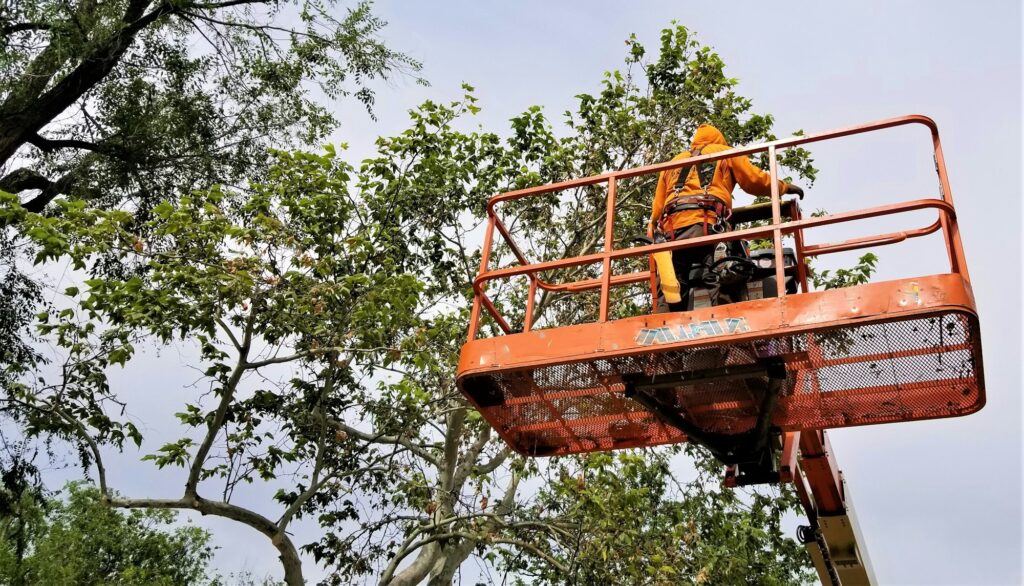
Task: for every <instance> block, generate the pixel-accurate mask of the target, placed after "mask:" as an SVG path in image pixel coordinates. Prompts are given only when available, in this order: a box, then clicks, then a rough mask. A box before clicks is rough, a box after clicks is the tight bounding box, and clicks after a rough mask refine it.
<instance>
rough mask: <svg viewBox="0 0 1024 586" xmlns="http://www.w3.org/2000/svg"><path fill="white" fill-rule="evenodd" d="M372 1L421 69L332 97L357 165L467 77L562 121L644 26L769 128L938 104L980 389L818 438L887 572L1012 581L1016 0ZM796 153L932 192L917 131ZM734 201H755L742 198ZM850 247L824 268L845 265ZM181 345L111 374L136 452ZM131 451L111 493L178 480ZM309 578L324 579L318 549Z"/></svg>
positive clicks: (837, 203)
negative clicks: (373, 97)
mask: <svg viewBox="0 0 1024 586" xmlns="http://www.w3.org/2000/svg"><path fill="white" fill-rule="evenodd" d="M726 6H728V8H725V7H726ZM376 12H377V14H378V15H380V16H382V17H383V18H384V19H385V20H387V21H389V23H390V24H389V26H388V27H386V29H385V30H384V32H383V34H382V37H383V38H384V40H385V41H386V42H387V43H388V44H389V46H391V47H393V48H395V49H398V50H401V51H404V52H406V53H408V54H410V55H411V56H412V57H414V58H416V59H418V60H420V61H422V62H423V63H424V70H423V76H424V77H425V78H426V79H427V80H429V81H430V83H431V84H432V85H431V87H428V88H422V87H419V86H417V85H414V84H413V83H411V82H410V81H407V80H406V81H403V80H397V81H395V82H394V83H392V84H389V85H387V86H382V87H380V88H379V91H378V95H377V98H378V103H377V106H376V113H377V116H378V118H379V121H378V122H373V121H371V120H370V119H369V118H368V117H367V116H366V115H365V112H364V111H362V110H361V107H360V106H359V105H358V104H353V103H344V104H341V105H339V106H338V110H337V111H338V113H339V114H340V116H341V117H342V118H343V119H344V121H345V124H344V127H343V128H342V129H341V131H340V132H338V133H337V135H336V139H337V141H339V142H342V141H344V142H348V143H349V144H350V147H351V148H350V151H349V153H350V155H351V156H352V159H353V162H357V161H358V160H359V159H360V158H362V157H364V156H366V155H368V154H370V153H372V146H373V145H372V143H373V140H374V138H376V137H377V136H378V135H389V134H393V133H396V132H400V131H401V130H403V129H404V128H405V127H406V124H407V117H406V111H407V110H408V109H410V108H412V107H414V106H415V105H416V104H417V103H419V102H421V101H422V100H424V99H428V98H429V99H434V100H450V99H455V98H457V97H458V96H460V95H461V93H462V90H461V89H460V87H459V86H460V83H461V82H463V81H465V82H468V83H470V84H472V85H474V86H475V87H476V88H477V91H476V95H477V97H478V98H480V104H479V105H480V106H481V107H482V108H483V111H482V112H481V113H480V114H479V115H478V116H477V117H476V119H475V121H476V122H477V123H479V124H480V125H481V126H483V128H484V129H486V130H489V131H495V132H498V133H504V132H505V130H506V129H507V127H508V124H507V120H508V119H509V118H510V117H512V116H513V115H515V114H517V113H519V112H521V111H522V110H524V109H526V108H527V107H529V106H531V105H534V104H539V105H542V106H543V107H544V109H545V111H546V112H547V114H548V115H549V116H551V117H553V118H557V117H558V116H559V114H560V113H561V112H563V111H564V110H566V109H569V108H572V107H573V106H574V103H575V101H574V99H573V96H574V95H576V94H578V93H581V92H593V91H596V90H597V88H598V84H599V82H600V79H601V74H602V72H603V71H605V70H608V69H612V68H617V67H620V66H621V65H622V63H623V56H624V54H625V49H626V46H625V44H624V40H625V39H626V38H627V37H628V36H629V34H630V33H636V34H637V36H638V37H639V39H640V41H641V42H642V43H643V44H645V45H646V46H647V47H648V51H649V55H653V54H654V53H655V51H656V48H657V44H658V33H659V31H660V30H661V29H662V28H664V27H666V26H668V25H669V23H670V21H672V20H677V21H679V22H680V23H682V24H684V25H686V26H687V27H689V28H690V29H691V30H692V31H694V32H696V33H697V35H698V38H699V40H701V41H702V42H703V43H705V44H708V45H711V46H712V47H713V48H714V49H715V50H716V51H717V52H718V53H719V54H720V55H721V57H722V58H723V60H724V61H725V63H726V67H727V69H726V73H727V75H729V76H731V77H736V78H739V80H740V85H739V88H738V92H739V93H740V94H741V95H744V96H747V97H749V98H751V99H752V100H753V102H754V110H755V112H758V113H772V114H774V115H775V117H776V121H777V125H776V133H777V134H779V135H780V136H785V135H788V134H789V133H790V132H792V131H794V130H797V129H803V130H805V131H808V132H817V131H824V130H829V129H832V128H837V127H842V126H848V125H853V124H858V123H862V122H867V121H871V120H876V119H880V118H887V117H892V116H898V115H902V114H909V113H920V114H925V115H928V116H931V117H932V118H934V119H935V120H936V121H937V122H938V124H939V129H940V132H941V133H942V139H943V146H944V149H945V154H946V161H947V165H948V167H949V173H950V180H951V183H952V191H953V196H954V201H955V202H956V203H957V205H958V207H957V211H958V215H959V222H960V228H961V231H962V238H963V243H964V248H965V249H966V254H967V259H968V262H969V263H970V269H971V276H972V280H973V286H974V292H975V295H976V297H977V302H978V308H979V313H980V315H981V329H982V337H983V346H984V349H985V351H984V362H985V377H986V382H987V389H986V392H987V396H988V404H987V406H986V407H985V409H983V410H982V411H981V412H979V413H977V414H975V415H972V416H969V417H964V418H955V419H944V420H935V421H926V422H915V423H908V424H889V425H878V426H871V427H861V428H851V429H843V430H836V431H834V432H831V433H830V436H831V440H832V444H833V447H834V448H835V451H836V456H837V459H838V461H839V465H840V467H841V469H842V470H843V472H844V474H845V475H846V479H847V486H848V489H849V491H850V494H851V495H852V497H853V498H854V499H855V501H856V507H857V514H858V520H859V523H860V527H861V531H862V533H863V536H864V538H865V541H864V543H863V544H862V545H863V546H866V547H867V549H868V551H869V552H870V556H871V559H872V561H873V563H874V569H875V574H876V576H877V577H878V579H879V582H880V583H881V584H1019V583H1021V580H1022V576H1021V556H1022V547H1021V512H1022V508H1021V470H1022V467H1021V426H1020V424H1021V398H1020V393H1021V387H1020V380H1021V376H1020V375H1021V366H1020V362H1021V361H1020V356H1021V345H1020V326H1021V311H1020V298H1021V295H1020V290H1021V289H1020V288H1021V286H1022V282H1021V242H1020V234H1019V227H1020V224H1021V219H1022V218H1021V203H1020V202H1021V181H1022V170H1021V8H1020V3H1019V2H1014V1H1003V2H977V3H965V2H891V1H882V0H874V1H863V2H856V3H841V4H840V3H825V2H821V3H818V2H771V3H763V2H747V3H744V2H733V3H722V2H678V1H677V2H667V1H661V2H643V3H640V2H635V3H626V2H610V1H602V2H598V1H582V0H581V1H572V2H568V1H566V2H554V1H548V2H542V1H533V2H504V3H490V2H481V1H479V0H478V1H470V0H465V1H459V2H440V1H435V2H413V1H398V0H392V1H384V0H380V1H378V3H377V4H376ZM811 150H812V153H813V155H814V157H815V160H816V164H817V166H818V167H819V169H820V174H819V180H818V182H817V184H816V185H815V186H814V187H813V188H812V189H810V190H809V191H808V195H807V199H806V200H805V207H811V208H812V209H813V208H818V207H820V208H826V209H828V210H829V211H832V212H837V211H843V210H849V209H856V208H860V207H868V206H873V205H879V204H882V203H887V202H896V201H901V200H906V199H917V198H921V197H929V196H934V195H936V193H937V189H936V187H935V180H934V171H933V170H932V168H931V152H930V143H929V141H928V136H927V133H926V132H925V131H924V130H923V129H918V128H914V129H909V130H908V129H904V130H896V131H890V132H886V133H884V134H878V135H871V136H870V137H869V138H858V139H847V140H846V141H844V142H841V143H836V144H835V145H821V146H818V145H815V146H814V147H813V148H812V149H811ZM738 201H739V202H743V201H749V200H747V199H745V197H744V196H742V195H739V196H738ZM932 218H933V216H928V215H926V214H925V215H907V216H901V217H900V218H899V219H898V220H892V221H888V220H887V221H884V222H879V223H873V224H871V225H870V226H869V227H867V228H857V227H856V226H854V227H850V228H836V229H833V230H830V231H827V232H823V233H821V235H818V234H817V233H809V234H808V235H809V239H810V241H811V242H824V241H834V240H841V239H844V238H849V237H853V236H860V235H865V234H867V233H870V232H882V231H889V230H891V229H898V228H916V227H919V226H923V225H926V224H928V223H930V222H931V221H932ZM876 252H877V253H878V254H879V256H880V257H881V264H880V267H879V270H880V272H879V275H878V278H880V279H885V278H898V277H909V276H917V275H924V274H930V273H935V272H941V271H945V270H946V265H945V252H944V250H943V248H942V245H941V242H940V241H939V240H936V239H934V238H926V239H921V240H920V241H914V242H911V243H905V244H901V245H898V246H893V247H886V248H882V249H879V250H878V251H876ZM852 256H853V255H847V256H843V255H837V257H835V258H834V260H832V259H830V260H829V261H827V263H826V264H835V265H842V264H843V263H847V264H848V262H849V260H850V259H851V258H852ZM176 352H177V350H175V349H168V350H165V351H163V352H161V353H160V355H159V356H157V355H156V354H155V353H153V352H150V353H149V354H148V357H147V358H146V359H145V361H144V362H141V363H140V366H139V367H137V368H129V369H128V370H126V371H125V372H124V373H123V374H122V375H119V378H120V379H121V380H122V381H123V382H126V383H132V384H134V385H136V386H137V387H138V388H139V389H140V390H142V389H146V402H145V404H136V406H135V407H134V415H135V416H136V417H137V418H138V420H139V421H140V422H142V423H144V424H145V427H146V430H147V431H148V434H149V435H148V436H147V444H146V447H149V450H148V451H152V450H153V449H155V447H156V446H159V445H160V441H161V440H162V439H168V440H169V439H176V438H177V437H178V436H177V435H174V434H175V432H177V429H175V428H174V427H173V422H174V419H173V418H172V417H171V414H172V413H173V412H174V411H177V410H180V408H181V404H182V403H181V395H180V392H172V391H171V389H174V390H178V389H181V388H182V385H187V384H188V383H189V382H191V381H192V380H194V379H195V375H194V373H192V372H190V371H187V370H185V369H182V368H181V364H182V363H183V362H185V360H181V359H178V357H177V356H176V354H175V353H176ZM161 390H167V392H160V391H161ZM138 456H139V454H137V453H131V454H125V455H124V456H122V457H119V458H115V459H114V461H112V462H111V463H110V464H109V466H108V467H109V468H110V470H111V471H110V476H111V482H112V483H113V484H114V485H115V486H116V487H117V488H118V489H119V490H121V491H122V492H124V493H125V494H126V495H128V496H143V495H152V492H153V489H154V487H161V486H166V482H167V481H170V482H173V485H171V486H168V490H171V491H172V492H173V491H176V490H177V486H178V482H177V481H178V479H179V477H180V474H179V473H177V472H174V473H171V474H170V475H166V474H163V473H160V472H158V471H156V470H155V469H152V468H151V467H150V466H149V465H148V464H142V463H139V462H138V460H137V458H138ZM246 490H247V492H248V498H246V499H245V500H246V501H247V502H252V503H256V502H259V501H260V500H262V501H263V503H266V502H268V497H269V495H270V494H271V493H272V491H270V490H269V489H268V490H265V491H264V490H263V489H259V488H253V489H246ZM264 493H265V494H264ZM152 496H174V494H170V493H169V494H166V495H152ZM195 519H196V520H197V522H198V523H200V524H201V525H203V526H204V527H208V528H210V529H211V530H213V531H214V533H215V543H216V544H217V545H218V546H220V548H221V549H220V550H219V552H218V555H217V558H216V563H217V566H218V567H219V568H221V569H222V571H223V572H225V573H227V572H230V571H234V570H237V569H241V568H245V567H248V568H250V569H252V570H253V571H254V572H255V573H256V574H257V575H262V574H263V573H270V574H272V575H278V576H279V575H280V569H279V568H280V566H279V564H278V562H277V559H276V555H275V552H274V550H273V548H272V547H270V545H269V543H268V541H267V540H266V538H264V537H263V536H261V535H258V534H256V533H255V532H254V531H252V530H251V529H249V528H246V527H240V526H236V525H233V524H232V523H230V522H227V521H217V520H211V519H205V518H199V517H195ZM300 531H301V529H300ZM310 537H312V534H310ZM297 542H302V535H300V536H299V538H298V539H297ZM306 574H307V576H308V577H310V578H316V577H317V576H318V575H319V574H320V572H319V571H317V570H316V569H314V567H313V563H312V560H309V563H308V564H307V569H306Z"/></svg>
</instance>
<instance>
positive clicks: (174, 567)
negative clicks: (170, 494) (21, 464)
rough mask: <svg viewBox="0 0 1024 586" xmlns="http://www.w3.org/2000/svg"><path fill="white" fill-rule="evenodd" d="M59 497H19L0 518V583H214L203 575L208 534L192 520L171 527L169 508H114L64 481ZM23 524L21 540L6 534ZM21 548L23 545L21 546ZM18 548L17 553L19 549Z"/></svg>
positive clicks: (172, 517) (96, 494)
mask: <svg viewBox="0 0 1024 586" xmlns="http://www.w3.org/2000/svg"><path fill="white" fill-rule="evenodd" d="M64 493H65V499H58V498H50V499H46V500H45V501H43V502H36V501H34V500H27V499H26V500H24V503H23V506H22V507H21V509H20V510H19V511H18V514H17V515H12V516H9V517H5V518H4V521H3V522H0V527H2V528H3V529H4V532H3V534H2V536H0V537H2V539H0V582H2V583H4V584H11V585H13V586H17V585H22V584H24V585H27V584H52V585H54V586H64V585H67V586H72V585H74V586H79V585H96V586H99V585H100V584H103V585H112V586H114V585H124V586H134V585H136V584H152V585H153V586H184V585H186V584H188V585H192V584H202V583H206V584H211V583H215V582H214V579H211V578H210V577H209V576H208V574H207V570H208V565H209V562H210V558H211V556H212V554H213V550H212V549H211V548H210V547H209V542H210V534H209V533H207V532H206V531H203V530H202V529H200V528H198V527H195V526H193V525H186V526H182V527H176V528H175V527H172V525H173V523H174V521H175V514H174V513H172V512H171V511H132V512H130V513H127V514H126V513H122V512H120V511H116V510H111V509H110V508H109V507H107V506H106V505H104V503H103V501H102V498H101V495H100V493H99V491H98V490H96V489H95V488H93V487H89V486H87V485H83V484H79V483H71V484H68V485H67V486H66V487H65V490H64ZM22 523H23V524H25V525H27V527H28V529H29V530H28V531H27V532H26V533H27V536H28V537H29V539H28V540H27V543H24V544H21V543H19V542H18V539H19V538H20V535H16V534H14V533H13V531H12V530H13V529H14V528H15V527H16V526H17V525H18V524H22ZM22 546H24V548H23V549H20V548H22ZM19 549H20V551H19Z"/></svg>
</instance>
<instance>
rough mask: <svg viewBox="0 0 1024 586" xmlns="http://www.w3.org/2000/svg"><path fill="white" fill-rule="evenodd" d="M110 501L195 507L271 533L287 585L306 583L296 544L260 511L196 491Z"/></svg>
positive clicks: (126, 504) (119, 504) (146, 506)
mask: <svg viewBox="0 0 1024 586" xmlns="http://www.w3.org/2000/svg"><path fill="white" fill-rule="evenodd" d="M109 503H110V505H111V506H113V507H117V508H121V509H193V510H196V511H199V512H200V513H202V514H204V515H214V516H217V517H224V518H226V519H231V520H233V521H238V522H239V523H243V524H245V525H248V526H249V527H252V528H253V529H256V530H257V531H259V532H260V533H262V534H264V535H266V536H267V537H269V538H270V542H271V543H273V544H274V547H275V548H277V551H278V553H280V558H281V564H282V565H283V566H284V579H285V582H286V583H287V584H288V586H303V584H304V583H305V582H304V580H303V578H302V560H301V559H300V558H299V552H298V550H297V549H296V548H295V544H293V543H292V540H291V538H289V537H288V535H287V534H286V533H285V532H284V531H282V530H281V529H280V528H279V527H278V526H277V525H276V524H274V522H273V521H271V520H270V519H267V518H266V517H264V516H262V515H260V514H259V513H256V512H254V511H250V510H249V509H245V508H242V507H239V506H237V505H232V504H230V503H224V502H217V501H208V500H206V499H203V498H200V497H198V496H195V495H193V496H185V497H184V498H180V499H173V500H172V499H124V498H111V499H110V500H109Z"/></svg>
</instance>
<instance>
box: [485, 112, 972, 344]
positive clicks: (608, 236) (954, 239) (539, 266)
mask: <svg viewBox="0 0 1024 586" xmlns="http://www.w3.org/2000/svg"><path fill="white" fill-rule="evenodd" d="M910 124H920V125H923V126H926V127H927V128H928V129H929V130H930V132H931V138H932V149H933V154H934V159H935V169H936V172H937V174H938V178H939V197H938V198H926V199H916V200H910V201H904V202H900V203H895V204H890V205H885V206H879V207H873V208H867V209H862V210H855V211H850V212H842V213H837V214H831V215H827V216H821V217H815V218H802V217H800V215H799V213H797V214H794V217H793V219H791V220H790V221H788V222H783V221H782V213H781V210H782V205H783V204H782V202H781V196H780V194H779V185H778V174H779V171H778V164H777V161H776V153H777V152H778V151H779V150H781V149H786V148H791V147H796V146H800V145H805V144H810V143H814V142H820V141H824V140H831V139H836V138H841V137H845V136H852V135H856V134H864V133H868V132H873V131H878V130H884V129H888V128H893V127H898V126H906V125H910ZM763 152H766V153H767V154H768V160H769V165H770V167H769V172H770V174H771V179H772V192H771V208H772V221H771V224H769V225H767V226H760V227H754V228H747V229H743V230H736V231H732V232H726V233H723V234H709V235H707V236H702V237H699V238H691V239H687V240H677V241H673V242H663V243H658V244H651V245H647V246H638V247H631V248H622V249H616V248H615V247H614V242H613V235H614V227H615V204H616V196H617V189H618V183H619V181H621V180H622V179H628V178H631V177H638V176H642V175H649V174H654V173H661V172H663V171H670V170H674V169H679V168H681V167H683V166H687V165H694V164H699V163H702V162H713V161H717V160H720V159H728V158H732V157H739V156H750V155H752V154H756V153H763ZM601 183H606V184H607V203H606V217H605V234H604V236H605V237H604V249H603V250H602V251H600V252H595V253H592V254H586V255H582V256H575V257H570V258H564V259H558V260H553V261H545V262H536V263H531V262H530V261H529V260H528V259H527V258H526V255H525V254H524V253H523V252H522V250H521V249H520V248H519V246H518V245H517V244H516V243H515V240H514V239H513V237H512V235H511V233H510V231H509V229H508V228H507V227H506V226H505V224H504V222H502V220H501V218H500V217H499V216H498V213H497V211H496V207H497V206H498V204H500V203H503V202H508V201H513V200H518V199H522V198H527V197H533V196H538V195H543V194H547V193H553V192H558V191H563V190H567V189H572V188H576V187H584V186H589V185H596V184H601ZM794 208H795V206H794ZM929 208H931V209H935V210H937V212H938V219H937V220H936V221H935V222H933V223H932V224H930V225H928V226H925V227H922V228H917V229H912V230H906V231H899V232H890V233H885V234H876V235H873V236H865V237H860V238H854V239H851V240H845V241H842V242H834V243H827V244H815V245H810V246H805V245H804V230H807V229H809V228H815V227H820V226H826V225H830V224H838V223H844V222H853V221H857V220H862V219H866V218H873V217H880V216H886V215H893V214H900V213H905V212H911V211H915V210H921V209H929ZM495 230H497V231H498V233H499V234H500V235H501V237H502V238H503V240H504V242H505V243H506V244H507V245H508V247H509V249H510V250H511V251H512V254H513V255H514V256H515V257H516V259H517V260H518V262H519V263H520V264H519V266H514V267H509V268H503V269H493V270H490V269H489V263H490V257H491V250H492V248H493V245H494V232H495ZM939 230H942V232H943V234H944V236H945V243H946V252H947V255H948V257H949V263H950V271H951V272H953V273H957V274H960V275H962V276H963V277H964V279H965V280H967V281H968V282H969V280H970V279H969V275H968V272H967V265H966V262H965V260H964V252H963V246H962V244H961V242H960V233H959V229H958V227H957V223H956V212H955V211H954V208H953V198H952V194H951V190H950V187H949V179H948V177H947V174H946V164H945V160H944V157H943V154H942V144H941V142H940V140H939V131H938V127H937V126H936V124H935V122H934V121H933V120H932V119H931V118H928V117H926V116H921V115H909V116H902V117H898V118H891V119H888V120H881V121H877V122H870V123H867V124H862V125H858V126H850V127H847V128H841V129H838V130H832V131H829V132H822V133H819V134H812V135H807V136H795V137H791V138H786V139H782V140H776V141H772V142H767V143H763V144H758V145H753V146H747V147H742V148H735V149H731V150H728V151H722V152H717V153H713V154H709V155H701V156H698V157H691V158H687V159H683V160H679V161H669V162H666V163H659V164H656V165H648V166H645V167H636V168H632V169H625V170H622V171H615V172H611V173H604V174H601V175H594V176H591V177H584V178H580V179H572V180H569V181H562V182H559V183H551V184H548V185H541V186H537V187H531V188H527V189H520V190H516V191H509V192H506V193H503V194H500V195H497V196H494V197H491V198H490V199H489V200H488V201H487V227H486V231H485V233H484V244H483V253H482V256H481V260H480V271H479V273H478V274H477V277H476V278H475V279H474V280H473V290H474V298H473V310H472V314H471V315H470V328H469V339H470V340H474V339H476V337H477V334H478V332H479V325H480V316H481V310H482V309H486V310H487V312H488V314H490V316H491V317H492V318H494V320H495V322H496V323H497V324H498V326H499V327H500V328H501V329H502V331H503V332H504V333H505V334H512V333H515V332H514V331H513V328H512V327H511V326H510V325H509V324H508V322H507V321H506V320H505V318H504V317H503V316H502V315H501V313H500V312H499V311H498V309H497V308H496V307H495V305H494V302H493V301H492V300H491V299H490V298H489V297H488V296H487V292H486V290H485V287H486V284H487V283H488V282H489V281H493V280H497V279H505V278H511V277H516V276H520V275H526V276H527V277H528V279H529V293H528V295H527V305H526V315H525V319H524V327H523V329H524V331H529V329H530V327H531V324H532V322H533V313H534V306H535V298H536V294H537V290H538V289H542V290H548V291H564V292H580V291H588V290H593V289H598V288H600V290H601V298H600V306H599V307H600V309H599V317H598V322H605V321H607V320H608V304H609V303H608V300H609V292H610V290H611V288H612V287H620V286H624V285H628V284H632V283H639V282H643V281H647V280H649V281H650V282H651V290H652V295H654V294H655V286H654V279H655V277H654V272H653V270H649V271H642V272H634V273H629V274H625V275H612V270H611V264H612V261H613V260H620V259H625V258H632V257H639V256H647V255H652V254H654V253H656V252H662V251H670V250H679V249H682V248H690V247H695V246H704V245H709V244H717V243H718V242H724V241H729V240H739V239H753V238H769V237H770V238H771V239H772V241H773V244H774V248H775V270H776V279H777V281H778V282H779V283H782V282H784V275H783V273H784V270H785V269H784V264H785V263H784V262H783V260H782V254H783V247H782V237H783V235H788V234H792V235H793V238H794V240H795V251H796V256H797V273H798V282H799V283H800V286H801V291H802V292H807V291H808V284H807V270H806V264H805V259H806V258H808V257H812V256H821V255H825V254H832V253H837V252H844V251H849V250H857V249H861V248H867V247H872V246H884V245H888V244H894V243H897V242H902V241H904V240H908V239H911V238H918V237H921V236H925V235H928V234H932V233H934V232H936V231H939ZM598 262H600V263H601V264H602V273H601V277H599V278H596V279H584V280H581V281H575V282H570V283H558V284H553V283H549V282H546V281H544V280H542V279H541V278H540V277H539V276H538V273H541V272H544V271H550V270H557V269H565V268H569V267H574V266H580V265H585V264H593V263H598ZM652 269H653V267H652ZM779 289H780V290H779V295H780V296H783V295H785V294H786V293H785V290H784V288H783V287H780V288H779ZM797 295H799V293H797Z"/></svg>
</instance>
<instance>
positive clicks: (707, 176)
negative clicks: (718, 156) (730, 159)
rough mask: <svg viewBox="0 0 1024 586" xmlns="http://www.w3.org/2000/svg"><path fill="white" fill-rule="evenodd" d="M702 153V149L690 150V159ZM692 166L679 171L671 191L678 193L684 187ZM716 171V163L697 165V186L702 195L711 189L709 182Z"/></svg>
mask: <svg viewBox="0 0 1024 586" xmlns="http://www.w3.org/2000/svg"><path fill="white" fill-rule="evenodd" d="M703 151H704V147H700V148H696V149H691V150H690V157H691V158H692V157H699V156H700V155H701V153H702V152H703ZM693 167H694V165H687V166H685V167H682V168H680V169H679V177H677V178H676V184H675V186H674V187H673V188H672V191H673V192H675V193H678V192H680V191H682V190H683V188H684V187H686V179H687V178H688V177H689V176H690V170H692V169H693ZM716 171H718V161H714V162H711V163H707V162H705V163H701V164H699V165H697V184H698V185H700V187H701V189H703V190H704V193H707V192H708V188H709V187H711V182H712V181H713V180H714V178H715V172H716Z"/></svg>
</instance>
